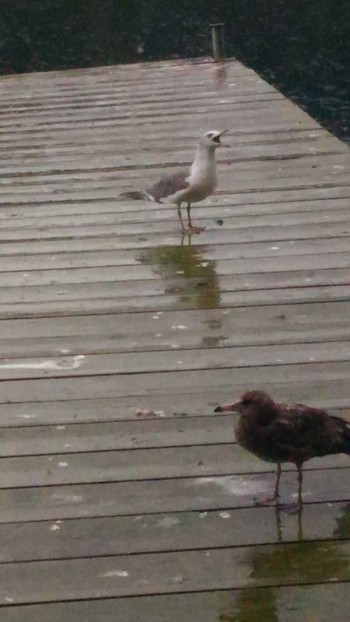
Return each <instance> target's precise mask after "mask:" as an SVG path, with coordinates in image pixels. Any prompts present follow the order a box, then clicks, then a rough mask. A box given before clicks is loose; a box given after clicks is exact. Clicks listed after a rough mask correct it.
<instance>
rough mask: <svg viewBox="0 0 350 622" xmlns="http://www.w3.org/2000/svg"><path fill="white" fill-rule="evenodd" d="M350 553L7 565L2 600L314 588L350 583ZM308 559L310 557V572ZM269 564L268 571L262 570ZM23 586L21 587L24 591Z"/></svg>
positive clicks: (217, 552)
mask: <svg viewBox="0 0 350 622" xmlns="http://www.w3.org/2000/svg"><path fill="white" fill-rule="evenodd" d="M284 547H285V550H286V554H287V555H288V559H291V560H295V561H294V563H290V564H289V565H288V572H283V573H282V572H278V571H276V569H275V568H274V566H273V561H274V560H276V562H278V560H279V559H280V557H281V556H283V551H284ZM349 551H350V544H349V543H346V542H337V543H335V542H333V541H324V542H323V543H322V547H320V546H319V544H318V543H313V542H302V543H297V544H292V543H290V544H285V545H281V544H275V545H273V546H271V545H267V546H264V547H263V548H259V547H254V548H253V547H248V548H247V547H242V548H234V549H230V548H227V549H212V550H210V552H209V555H208V551H185V552H181V554H179V553H158V554H145V555H142V556H137V555H129V556H126V555H120V556H117V557H98V558H95V559H94V560H93V563H91V561H89V560H85V559H81V560H67V561H66V560H60V561H52V562H28V563H25V564H20V563H19V564H3V565H0V600H1V601H2V603H6V598H11V599H12V601H11V602H13V603H14V604H18V603H30V602H32V603H34V602H50V601H58V600H63V599H65V600H76V599H82V598H83V599H84V598H107V597H111V596H127V595H135V594H137V595H138V594H161V593H176V592H193V591H196V590H215V589H218V588H219V587H220V588H221V589H232V588H242V587H246V588H248V587H257V586H259V587H263V586H280V585H294V584H298V583H299V582H300V573H301V572H302V573H303V574H304V576H305V577H307V578H308V582H309V583H311V584H312V583H320V582H325V581H330V580H331V579H332V578H333V576H334V571H335V569H336V576H337V580H338V581H349V580H350V570H349V564H348V561H347V556H348V554H349ZM316 552H317V556H316V559H315V553H316ZM305 559H309V562H308V564H307V566H306V568H305V567H303V563H304V560H305ZM301 560H302V562H301ZM330 560H332V564H330V563H329V562H330ZM264 562H265V564H264V566H265V568H264V571H262V570H260V571H259V568H260V565H261V564H263V563H264ZM193 568H196V569H197V570H196V572H195V573H193V572H191V570H192V569H193ZM302 576H303V575H302ZM146 577H147V578H146ZM18 585H21V586H22V589H21V590H18ZM7 602H8V601H7Z"/></svg>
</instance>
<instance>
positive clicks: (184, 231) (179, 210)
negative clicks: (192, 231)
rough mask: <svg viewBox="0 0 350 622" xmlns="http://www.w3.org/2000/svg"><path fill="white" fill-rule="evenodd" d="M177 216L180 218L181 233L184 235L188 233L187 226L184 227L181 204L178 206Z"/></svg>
mask: <svg viewBox="0 0 350 622" xmlns="http://www.w3.org/2000/svg"><path fill="white" fill-rule="evenodd" d="M177 215H178V217H179V218H180V223H181V232H182V233H186V229H185V226H184V221H183V220H182V214H181V202H180V203H178V204H177Z"/></svg>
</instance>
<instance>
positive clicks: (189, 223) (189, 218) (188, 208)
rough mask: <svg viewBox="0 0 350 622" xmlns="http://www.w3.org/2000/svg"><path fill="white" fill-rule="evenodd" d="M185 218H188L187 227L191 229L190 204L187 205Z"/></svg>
mask: <svg viewBox="0 0 350 622" xmlns="http://www.w3.org/2000/svg"><path fill="white" fill-rule="evenodd" d="M187 218H188V226H189V227H190V229H192V220H191V203H187Z"/></svg>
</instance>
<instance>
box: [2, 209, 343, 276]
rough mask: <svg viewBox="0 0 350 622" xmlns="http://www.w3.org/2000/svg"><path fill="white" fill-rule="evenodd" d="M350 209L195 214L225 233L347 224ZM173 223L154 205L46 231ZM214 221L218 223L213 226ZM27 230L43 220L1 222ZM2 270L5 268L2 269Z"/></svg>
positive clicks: (60, 222) (136, 229) (147, 229)
mask: <svg viewBox="0 0 350 622" xmlns="http://www.w3.org/2000/svg"><path fill="white" fill-rule="evenodd" d="M347 209H348V208H347ZM347 209H346V208H344V209H339V210H337V209H334V208H333V210H329V211H328V210H321V211H316V210H315V211H306V212H295V213H292V214H289V213H287V214H286V213H282V214H276V213H274V214H269V215H260V216H259V221H258V222H257V221H256V215H254V214H252V215H250V214H247V213H245V214H244V215H240V216H239V219H238V218H237V215H236V214H234V215H232V216H231V214H230V210H228V209H227V208H221V209H220V208H219V209H218V208H216V209H215V210H211V213H208V212H209V210H206V211H205V208H204V209H203V208H202V209H201V210H200V211H199V210H197V209H196V210H193V211H194V214H195V216H196V219H198V218H199V217H201V219H203V220H205V221H207V222H206V223H205V224H206V228H209V229H213V228H214V227H215V228H216V229H217V223H216V222H215V221H216V219H217V218H218V217H220V216H223V217H224V221H223V222H222V224H221V225H220V226H223V227H224V228H225V229H234V230H237V229H241V228H242V229H244V228H248V227H249V228H255V227H264V226H271V227H273V228H274V230H276V229H277V228H278V227H282V226H283V227H287V226H290V225H299V226H301V227H303V226H304V225H307V224H318V223H322V222H324V223H327V222H328V223H344V224H345V223H347V222H348V213H347ZM170 219H171V224H169V222H168V220H170ZM173 219H174V213H173V211H171V210H164V211H163V212H162V209H161V208H160V209H159V208H158V206H157V209H155V208H154V206H153V205H148V210H145V211H144V212H143V213H142V212H141V213H140V212H139V213H138V214H134V217H133V218H132V216H131V215H130V214H129V215H128V216H127V217H126V218H125V216H124V213H123V212H122V213H121V215H120V216H119V218H118V217H116V216H115V214H111V213H106V214H95V215H91V216H90V215H82V216H79V215H78V216H70V217H69V216H67V217H64V216H61V217H50V216H49V217H47V218H45V225H46V227H50V228H51V227H52V228H53V230H55V229H56V228H59V229H61V228H63V227H67V228H69V230H71V228H72V227H86V226H89V227H90V226H91V225H115V224H116V223H117V222H118V225H119V229H120V236H122V235H130V234H138V233H140V234H147V235H148V234H150V233H152V232H153V231H154V229H155V220H156V221H157V225H156V227H157V232H158V233H160V232H163V233H165V234H168V233H169V231H172V229H173ZM212 221H214V222H212ZM23 228H27V229H30V230H31V231H33V232H34V234H35V233H36V232H38V231H40V230H42V228H43V224H42V216H40V217H39V218H21V219H17V218H14V217H11V218H10V219H8V220H4V219H1V220H0V231H1V232H2V231H5V230H6V231H8V230H14V231H15V230H17V229H23ZM1 235H2V233H1ZM0 267H1V266H0Z"/></svg>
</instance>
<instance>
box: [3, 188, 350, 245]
mask: <svg viewBox="0 0 350 622" xmlns="http://www.w3.org/2000/svg"><path fill="white" fill-rule="evenodd" d="M349 192H350V191H349ZM348 203H349V199H348V198H344V197H334V198H333V199H332V205H333V206H334V207H333V209H334V210H344V209H347V208H348ZM150 207H152V209H150ZM195 209H196V216H197V217H198V218H207V219H209V218H217V217H218V216H223V217H225V218H233V217H241V216H244V217H247V216H248V217H252V216H255V217H256V216H257V215H259V222H260V217H264V215H270V214H274V215H285V214H291V215H292V214H295V217H296V215H297V214H300V213H302V214H303V215H304V216H305V215H306V214H308V213H309V212H316V213H318V214H319V213H320V212H328V211H329V202H328V201H327V200H324V199H322V198H321V199H317V198H316V199H314V200H305V201H298V200H296V201H285V202H283V201H282V200H281V201H279V202H277V203H263V204H261V205H258V206H257V205H256V204H251V205H250V204H247V203H243V205H237V204H234V203H232V204H231V202H230V201H229V200H228V199H226V200H224V201H222V202H221V203H220V201H219V198H217V200H216V201H215V202H213V199H212V200H211V201H210V202H207V204H204V205H202V204H198V205H196V208H195ZM173 212H174V207H173V206H172V205H171V204H167V203H163V204H162V205H152V206H150V205H149V204H148V203H147V204H144V203H143V202H140V203H137V202H131V201H130V203H129V202H128V203H126V202H125V203H124V202H122V201H118V202H115V201H103V202H102V203H98V202H86V203H81V204H80V203H74V202H73V203H70V202H69V201H67V202H66V203H64V202H63V203H59V204H55V203H53V204H51V205H50V209H49V210H48V207H47V205H37V206H35V205H31V206H30V208H28V207H25V206H23V205H7V204H5V205H4V206H3V208H2V211H1V213H0V224H1V226H3V225H5V224H6V223H11V225H12V226H13V228H15V227H17V222H18V223H19V226H20V224H21V223H22V222H24V221H25V219H27V218H28V220H27V223H28V222H29V223H34V222H37V223H38V224H40V222H39V221H40V219H42V218H43V216H45V218H46V222H47V223H53V224H54V223H56V221H57V223H61V224H63V223H66V224H72V223H73V222H74V219H75V218H76V217H80V218H83V217H84V222H85V223H89V222H94V221H96V219H99V218H101V219H104V218H105V217H109V218H112V217H113V218H114V219H115V222H120V223H127V222H137V221H140V222H148V220H149V218H150V217H152V218H156V219H157V221H158V219H159V220H160V221H162V220H167V219H169V218H173ZM321 217H322V214H321ZM29 219H30V220H29ZM192 244H193V245H195V246H198V245H200V238H199V242H197V243H195V240H192ZM2 254H4V253H2Z"/></svg>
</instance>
